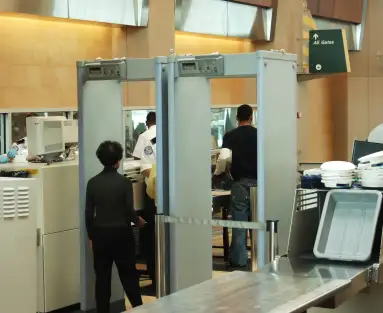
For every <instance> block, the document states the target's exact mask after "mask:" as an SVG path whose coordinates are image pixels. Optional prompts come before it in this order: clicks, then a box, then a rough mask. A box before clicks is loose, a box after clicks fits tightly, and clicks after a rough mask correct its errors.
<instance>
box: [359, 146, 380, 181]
mask: <svg viewBox="0 0 383 313" xmlns="http://www.w3.org/2000/svg"><path fill="white" fill-rule="evenodd" d="M358 161H359V162H360V163H359V164H358V170H359V171H358V172H359V174H358V176H359V179H360V181H361V183H362V186H363V187H365V188H383V151H380V152H376V153H372V154H369V155H366V156H364V157H362V158H360V159H359V160H358Z"/></svg>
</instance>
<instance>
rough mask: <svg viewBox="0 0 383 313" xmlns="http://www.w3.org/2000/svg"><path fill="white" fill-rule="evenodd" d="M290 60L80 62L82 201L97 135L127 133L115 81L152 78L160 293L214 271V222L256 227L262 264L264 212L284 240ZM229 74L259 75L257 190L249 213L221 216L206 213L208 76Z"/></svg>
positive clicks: (86, 293) (84, 258) (292, 110)
mask: <svg viewBox="0 0 383 313" xmlns="http://www.w3.org/2000/svg"><path fill="white" fill-rule="evenodd" d="M295 62H296V56H295V55H290V54H286V53H283V52H278V51H258V52H255V53H249V54H237V55H221V54H211V55H201V56H176V55H171V56H168V57H158V58H155V59H125V58H124V59H114V60H93V61H81V62H78V98H79V117H80V118H79V132H80V133H79V146H80V153H79V155H80V161H79V166H80V199H81V200H80V201H81V202H80V207H81V208H84V207H85V189H86V184H87V181H88V180H89V178H91V177H92V176H94V175H96V174H97V173H98V172H99V171H100V170H101V165H100V164H99V163H98V160H97V159H96V156H95V151H96V149H97V147H98V145H99V144H100V143H101V142H102V141H104V140H114V141H119V142H121V143H123V142H124V133H123V126H124V121H123V117H122V108H123V92H122V84H123V83H126V82H127V83H129V82H130V81H155V84H156V111H157V131H158V133H157V183H156V185H157V214H158V216H157V219H156V220H157V222H158V223H157V241H158V242H157V247H159V248H160V249H157V261H158V262H157V276H158V284H157V288H158V296H164V295H166V294H168V293H175V292H177V291H179V290H182V289H185V288H188V287H190V286H193V285H196V284H200V283H203V282H205V281H208V280H210V279H211V277H212V233H211V226H214V225H216V226H222V227H242V228H247V229H253V230H260V231H258V232H257V244H256V247H257V260H256V262H257V267H258V268H262V267H263V266H264V265H265V264H266V263H267V261H268V260H267V257H266V255H267V251H268V250H267V245H266V243H267V241H268V240H266V236H265V233H264V231H265V230H266V220H279V227H278V228H279V229H278V230H279V233H280V234H282V236H280V242H279V244H280V247H281V250H282V251H284V250H285V248H286V246H287V233H288V228H289V222H290V214H291V210H290V208H291V207H292V204H293V199H294V195H295V185H296V165H297V143H296V63H295ZM233 77H243V78H246V77H256V79H257V83H256V85H254V92H257V105H258V120H259V121H258V191H257V197H256V203H257V216H256V218H255V220H256V222H253V223H246V222H239V223H237V224H235V223H236V222H226V223H224V222H223V221H214V220H212V216H211V201H212V200H211V199H212V191H211V170H210V167H211V139H210V136H209V135H210V122H211V121H210V118H211V117H210V114H211V113H210V106H211V104H210V93H211V90H210V80H211V79H224V78H233ZM276 89H277V90H276ZM275 112H278V113H277V114H276V113H275ZM281 134H283V135H281ZM276 191H277V192H278V194H277V196H276ZM80 218H81V309H82V310H83V311H87V310H89V309H92V308H93V307H94V298H93V273H92V271H93V267H92V262H91V251H90V249H89V244H88V239H87V234H86V229H85V221H84V214H83V212H82V211H81V212H80ZM165 223H166V224H169V226H168V227H167V226H166V227H165ZM230 223H232V224H230ZM273 227H274V226H273ZM271 234H274V232H273V231H272V232H271ZM271 237H272V236H271ZM254 247H255V245H254ZM271 250H273V249H271ZM273 251H274V250H273ZM274 254H275V253H274ZM117 281H118V279H117V278H116V277H113V283H112V286H113V288H112V301H116V300H119V299H122V298H123V291H122V288H121V286H120V284H119V283H117ZM186 291H187V290H185V291H183V292H186ZM169 309H170V308H169ZM136 310H138V311H137V312H140V310H141V309H136ZM145 312H146V311H145ZM164 312H165V311H164ZM201 312H203V311H201ZM265 312H266V311H265Z"/></svg>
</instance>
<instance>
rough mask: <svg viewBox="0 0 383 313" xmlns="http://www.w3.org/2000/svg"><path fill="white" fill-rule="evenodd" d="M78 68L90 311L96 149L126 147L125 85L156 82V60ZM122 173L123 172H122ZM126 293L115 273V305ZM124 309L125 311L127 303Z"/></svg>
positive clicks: (84, 297)
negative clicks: (89, 192) (108, 144)
mask: <svg viewBox="0 0 383 313" xmlns="http://www.w3.org/2000/svg"><path fill="white" fill-rule="evenodd" d="M77 69H78V110H79V176H80V177H79V184H80V186H79V188H80V208H81V209H80V240H81V253H80V257H81V268H80V269H81V310H82V311H88V310H91V309H93V308H94V307H95V303H94V287H93V286H94V271H93V265H92V257H91V250H90V247H89V240H88V238H87V232H86V228H85V217H84V209H85V191H86V184H87V182H88V180H89V179H90V178H91V177H93V176H94V175H96V174H97V173H99V172H100V171H101V169H102V166H101V164H100V163H99V161H98V160H97V158H96V150H97V148H98V146H99V144H100V143H101V142H103V141H104V140H114V141H118V142H120V143H121V144H122V145H123V147H124V146H125V135H124V133H125V130H124V126H125V117H124V113H123V88H122V83H123V82H129V81H150V80H154V79H155V62H154V60H153V59H134V60H128V59H114V60H101V59H100V60H93V61H80V62H78V63H77ZM120 170H122V169H120ZM123 298H124V293H123V290H122V286H121V285H120V282H119V279H118V275H117V271H115V270H114V272H113V279H112V299H111V300H112V302H116V301H117V302H118V300H123ZM121 304H122V308H121V310H123V309H124V305H123V302H122V303H121Z"/></svg>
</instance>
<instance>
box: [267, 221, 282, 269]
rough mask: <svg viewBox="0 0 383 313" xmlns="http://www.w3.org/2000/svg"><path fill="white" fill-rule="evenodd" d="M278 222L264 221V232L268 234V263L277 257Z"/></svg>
mask: <svg viewBox="0 0 383 313" xmlns="http://www.w3.org/2000/svg"><path fill="white" fill-rule="evenodd" d="M278 222H279V221H271V220H267V221H266V231H267V232H268V234H269V262H273V261H274V260H275V259H276V257H277V256H278Z"/></svg>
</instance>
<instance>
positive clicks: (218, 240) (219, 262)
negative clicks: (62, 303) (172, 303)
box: [60, 228, 231, 313]
mask: <svg viewBox="0 0 383 313" xmlns="http://www.w3.org/2000/svg"><path fill="white" fill-rule="evenodd" d="M229 237H231V231H229ZM213 245H215V246H223V243H222V229H219V228H214V229H213ZM213 256H214V268H215V269H219V270H215V271H213V279H214V278H217V277H220V276H222V275H225V274H227V271H226V270H227V265H226V264H225V262H224V260H223V249H213ZM137 268H138V269H139V270H146V266H145V265H141V264H139V265H137ZM140 285H141V287H142V290H143V302H144V303H150V302H152V301H155V300H156V298H155V297H154V296H152V295H147V289H148V288H147V287H148V285H150V280H147V279H141V282H140ZM151 294H153V292H151ZM125 302H126V303H125V304H126V309H127V310H128V311H129V310H130V309H131V306H130V303H129V301H128V300H126V301H125ZM80 312H81V311H79V310H78V308H76V309H72V310H65V311H62V312H60V313H80Z"/></svg>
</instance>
